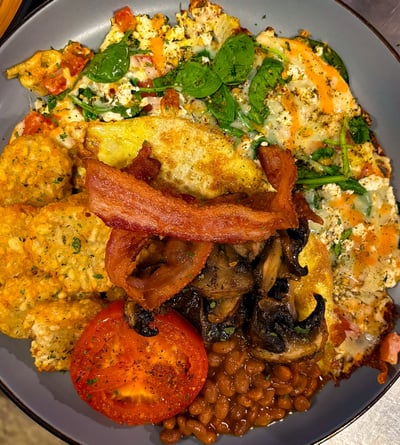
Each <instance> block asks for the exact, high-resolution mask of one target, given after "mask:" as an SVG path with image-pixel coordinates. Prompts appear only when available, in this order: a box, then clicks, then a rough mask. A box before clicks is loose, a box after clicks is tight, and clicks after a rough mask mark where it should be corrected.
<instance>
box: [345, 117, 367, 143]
mask: <svg viewBox="0 0 400 445" xmlns="http://www.w3.org/2000/svg"><path fill="white" fill-rule="evenodd" d="M349 131H350V135H351V138H352V139H353V141H354V142H355V143H356V144H363V143H364V142H368V141H370V140H371V138H370V130H369V127H368V124H367V122H366V121H365V119H364V118H363V117H362V116H356V117H353V118H352V119H350V121H349Z"/></svg>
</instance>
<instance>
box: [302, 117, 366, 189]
mask: <svg viewBox="0 0 400 445" xmlns="http://www.w3.org/2000/svg"><path fill="white" fill-rule="evenodd" d="M348 131H349V123H348V121H347V119H344V120H343V125H342V128H341V130H340V134H339V141H338V142H335V141H325V142H326V144H327V146H326V147H322V148H320V149H318V150H316V151H315V152H314V153H313V154H312V155H311V156H310V157H309V158H302V159H300V160H298V161H297V163H296V165H297V175H298V179H297V184H298V185H303V186H306V187H307V188H318V187H321V186H323V185H326V184H337V185H339V187H340V188H341V189H342V190H352V191H354V193H356V194H358V195H364V194H365V193H366V192H367V190H366V189H365V188H364V187H363V186H362V185H361V184H360V183H359V181H357V180H356V179H355V178H353V177H352V176H351V168H350V162H349V154H348V150H349V148H351V145H349V144H348V143H347V142H346V135H347V133H348ZM332 145H334V146H338V147H339V148H340V152H341V158H342V165H341V166H339V165H335V164H330V165H326V164H325V163H322V162H319V161H322V160H324V159H330V158H333V156H334V154H335V149H334V147H333V146H332Z"/></svg>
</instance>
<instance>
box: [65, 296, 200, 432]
mask: <svg viewBox="0 0 400 445" xmlns="http://www.w3.org/2000/svg"><path fill="white" fill-rule="evenodd" d="M152 327H155V328H157V329H158V334H157V335H156V336H153V337H144V336H141V335H140V334H138V333H137V332H136V331H135V330H133V329H131V328H130V327H129V326H128V324H127V322H126V321H125V319H124V315H123V301H116V302H113V303H111V304H110V305H109V306H108V307H107V308H106V309H104V310H103V311H101V312H100V313H99V314H98V315H97V316H96V317H95V318H94V319H93V321H92V322H91V323H90V324H89V325H88V326H87V327H86V329H85V330H84V331H83V333H82V335H81V337H80V339H79V340H78V342H77V345H76V346H75V348H74V351H73V353H72V357H71V369H70V373H71V379H72V382H73V385H74V386H75V389H76V391H77V392H78V394H79V396H80V397H81V398H82V399H83V400H84V401H85V402H87V403H88V404H89V405H90V406H91V407H92V408H94V409H95V410H96V411H99V412H100V413H102V414H103V415H105V416H107V417H109V418H110V419H112V420H114V421H115V422H117V423H120V424H127V425H142V424H145V423H159V422H161V421H162V420H164V419H167V418H169V417H172V416H174V415H176V414H178V413H179V412H181V411H182V410H184V409H185V408H186V407H187V406H188V405H190V403H191V402H192V401H193V400H194V398H195V397H196V395H197V394H198V393H199V391H200V390H201V388H202V387H203V385H204V382H205V380H206V377H207V371H208V362H207V353H206V351H205V348H204V344H203V341H202V339H201V337H200V336H199V335H198V333H197V332H196V330H195V329H194V328H193V327H192V325H191V324H190V323H189V322H188V321H186V320H185V319H184V318H183V317H181V316H180V315H179V314H178V313H177V312H175V311H173V310H169V311H168V312H167V313H165V314H162V315H161V314H160V315H156V316H155V319H154V323H153V325H152Z"/></svg>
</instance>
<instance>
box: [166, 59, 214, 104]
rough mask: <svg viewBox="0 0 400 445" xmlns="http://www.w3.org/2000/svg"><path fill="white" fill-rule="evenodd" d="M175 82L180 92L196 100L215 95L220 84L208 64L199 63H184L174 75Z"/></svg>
mask: <svg viewBox="0 0 400 445" xmlns="http://www.w3.org/2000/svg"><path fill="white" fill-rule="evenodd" d="M175 82H176V84H177V85H178V86H180V87H181V88H182V91H183V92H184V93H186V94H189V95H190V96H193V97H195V98H197V99H201V98H204V97H206V96H210V95H211V94H213V93H215V92H216V91H217V90H218V89H219V87H220V86H221V84H222V81H221V79H220V78H219V76H218V75H217V74H215V73H214V72H213V71H212V70H211V68H210V66H209V65H208V64H203V63H200V62H192V61H189V62H186V63H185V64H184V65H183V66H182V67H181V68H180V69H178V73H177V75H176V79H175Z"/></svg>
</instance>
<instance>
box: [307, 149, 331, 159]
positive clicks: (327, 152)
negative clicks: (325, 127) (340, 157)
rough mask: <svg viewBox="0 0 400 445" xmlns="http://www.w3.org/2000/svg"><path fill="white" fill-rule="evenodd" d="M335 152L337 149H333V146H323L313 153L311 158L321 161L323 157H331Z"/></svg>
mask: <svg viewBox="0 0 400 445" xmlns="http://www.w3.org/2000/svg"><path fill="white" fill-rule="evenodd" d="M334 154H335V150H334V149H333V147H321V148H319V149H318V150H315V151H314V152H313V153H312V154H311V159H312V160H313V161H319V160H321V159H328V158H331V157H332V156H333V155H334Z"/></svg>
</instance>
